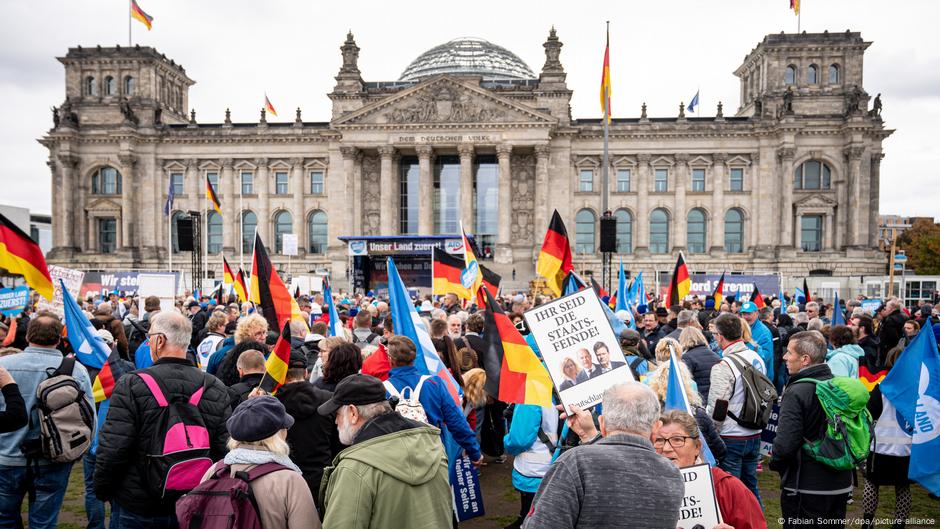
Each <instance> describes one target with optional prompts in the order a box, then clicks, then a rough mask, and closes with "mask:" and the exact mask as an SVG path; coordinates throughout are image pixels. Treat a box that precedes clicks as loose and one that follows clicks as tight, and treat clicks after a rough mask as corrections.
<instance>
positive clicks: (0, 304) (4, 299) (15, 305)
mask: <svg viewBox="0 0 940 529" xmlns="http://www.w3.org/2000/svg"><path fill="white" fill-rule="evenodd" d="M28 303H29V287H28V286H26V285H20V286H18V287H16V288H0V312H2V313H3V315H4V316H7V317H8V318H13V317H16V316H19V315H20V313H21V312H23V309H25V308H26V305H27V304H28Z"/></svg>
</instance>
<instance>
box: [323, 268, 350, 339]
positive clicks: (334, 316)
mask: <svg viewBox="0 0 940 529" xmlns="http://www.w3.org/2000/svg"><path fill="white" fill-rule="evenodd" d="M323 299H324V301H326V309H327V311H328V314H329V315H330V327H329V330H328V331H327V334H328V335H330V336H346V335H345V333H343V322H342V320H340V319H339V313H338V312H336V304H335V303H333V289H332V288H331V287H330V279H329V278H328V277H324V278H323Z"/></svg>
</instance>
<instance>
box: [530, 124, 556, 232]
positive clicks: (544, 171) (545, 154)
mask: <svg viewBox="0 0 940 529" xmlns="http://www.w3.org/2000/svg"><path fill="white" fill-rule="evenodd" d="M551 152H552V149H551V146H550V145H549V144H547V143H540V144H538V145H536V146H535V211H534V214H535V217H534V222H535V230H534V235H533V238H534V239H535V240H533V241H532V243H533V244H537V245H541V244H542V241H541V240H540V239H539V233H540V232H539V230H543V229H545V228H546V227H547V226H548V215H549V213H548V211H549V210H548V164H549V161H550V160H549V156H550V154H551Z"/></svg>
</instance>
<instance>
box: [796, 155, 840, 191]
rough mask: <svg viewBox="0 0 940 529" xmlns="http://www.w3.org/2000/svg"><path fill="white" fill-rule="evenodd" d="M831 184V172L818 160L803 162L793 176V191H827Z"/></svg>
mask: <svg viewBox="0 0 940 529" xmlns="http://www.w3.org/2000/svg"><path fill="white" fill-rule="evenodd" d="M831 183H832V170H830V169H829V166H828V165H826V164H824V163H823V162H820V161H818V160H809V161H806V162H803V163H802V164H800V166H799V167H797V168H796V171H795V172H794V174H793V188H794V189H829V186H830V185H831Z"/></svg>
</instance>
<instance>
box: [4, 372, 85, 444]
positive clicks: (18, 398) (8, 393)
mask: <svg viewBox="0 0 940 529" xmlns="http://www.w3.org/2000/svg"><path fill="white" fill-rule="evenodd" d="M92 380H94V379H92ZM2 392H3V402H4V404H5V406H6V409H5V410H4V411H0V433H6V432H13V431H16V430H19V429H20V428H22V427H24V426H26V425H27V424H29V415H28V414H27V413H26V402H25V401H23V396H22V395H20V388H19V386H17V385H16V383H15V382H14V383H11V384H7V385H6V386H3V389H2Z"/></svg>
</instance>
